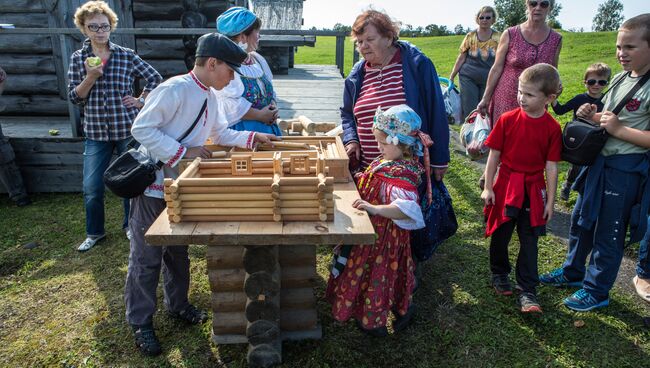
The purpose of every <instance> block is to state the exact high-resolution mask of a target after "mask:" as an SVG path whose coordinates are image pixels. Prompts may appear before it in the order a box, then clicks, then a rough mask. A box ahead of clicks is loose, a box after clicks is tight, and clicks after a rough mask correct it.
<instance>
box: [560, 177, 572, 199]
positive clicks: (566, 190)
mask: <svg viewBox="0 0 650 368" xmlns="http://www.w3.org/2000/svg"><path fill="white" fill-rule="evenodd" d="M570 194H571V185H569V183H566V182H565V183H564V184H563V185H562V189H560V199H561V200H563V201H565V202H566V201H568V200H569V195H570Z"/></svg>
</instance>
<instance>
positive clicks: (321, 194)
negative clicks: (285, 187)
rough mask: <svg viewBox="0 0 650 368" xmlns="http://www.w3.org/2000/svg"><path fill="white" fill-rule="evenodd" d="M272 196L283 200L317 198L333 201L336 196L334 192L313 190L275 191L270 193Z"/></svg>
mask: <svg viewBox="0 0 650 368" xmlns="http://www.w3.org/2000/svg"><path fill="white" fill-rule="evenodd" d="M270 196H271V198H273V199H277V200H281V201H303V200H306V201H309V200H312V201H315V200H319V201H320V200H328V201H331V200H333V198H334V194H332V193H326V192H313V193H276V192H273V193H271V194H270Z"/></svg>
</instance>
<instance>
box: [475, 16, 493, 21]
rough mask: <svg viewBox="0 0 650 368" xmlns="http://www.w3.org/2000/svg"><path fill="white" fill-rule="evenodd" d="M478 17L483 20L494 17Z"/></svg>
mask: <svg viewBox="0 0 650 368" xmlns="http://www.w3.org/2000/svg"><path fill="white" fill-rule="evenodd" d="M478 19H479V20H483V19H486V20H490V19H492V17H491V16H489V15H488V16H487V17H478Z"/></svg>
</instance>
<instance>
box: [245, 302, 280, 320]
mask: <svg viewBox="0 0 650 368" xmlns="http://www.w3.org/2000/svg"><path fill="white" fill-rule="evenodd" d="M278 304H279V303H275V302H273V300H266V299H265V300H251V299H249V300H248V301H247V302H246V312H245V313H246V319H247V320H248V322H255V321H258V320H261V319H263V320H267V321H271V322H275V323H278V322H279V321H280V307H279V305H278Z"/></svg>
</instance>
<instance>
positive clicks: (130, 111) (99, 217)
mask: <svg viewBox="0 0 650 368" xmlns="http://www.w3.org/2000/svg"><path fill="white" fill-rule="evenodd" d="M117 20H118V19H117V16H116V15H115V12H113V10H112V9H111V8H110V7H109V6H108V5H107V4H106V3H105V2H103V1H89V2H87V3H85V4H83V5H82V6H80V7H79V8H78V9H77V11H76V12H75V14H74V23H75V25H76V26H77V28H79V30H80V31H81V33H82V34H83V35H84V36H86V37H87V39H86V40H85V41H84V43H83V46H82V48H81V49H80V50H77V51H75V52H74V53H73V54H72V56H71V58H70V68H69V70H68V79H69V80H70V82H69V84H68V97H69V98H70V101H71V102H72V103H74V104H77V105H82V106H83V107H84V119H83V131H84V136H85V137H86V140H85V142H84V163H83V191H84V205H85V207H86V234H87V237H86V240H84V241H83V242H82V243H81V245H79V248H78V250H79V251H81V252H84V251H87V250H88V249H90V248H92V247H93V246H94V245H95V244H96V243H97V242H98V241H99V240H101V239H103V238H104V237H106V232H105V229H104V182H103V181H102V177H103V175H104V171H106V168H107V167H108V165H109V163H110V161H111V157H112V156H113V152H114V151H117V153H118V154H120V153H122V152H124V151H126V150H127V143H128V142H129V141H130V139H131V124H132V123H133V119H135V116H136V115H137V114H138V111H140V109H141V108H142V106H144V103H145V98H146V97H147V94H148V93H149V92H150V91H151V90H153V89H154V88H156V86H157V85H158V84H159V83H160V82H161V81H162V77H161V76H160V74H158V72H157V71H156V70H155V69H154V68H152V67H151V65H149V64H147V63H146V62H144V61H143V60H142V59H140V57H139V56H138V55H136V54H135V52H134V51H133V50H131V49H127V48H124V47H121V46H119V45H116V44H114V43H112V42H110V40H109V38H110V35H111V30H113V29H115V27H116V26H117ZM97 58H99V59H97ZM136 78H144V79H145V80H146V81H147V85H146V86H145V87H144V91H143V92H142V94H141V95H140V96H139V97H134V96H133V82H134V81H135V79H136ZM128 215H129V201H128V200H127V199H125V200H124V222H123V224H122V228H123V229H124V230H125V231H126V233H127V237H130V234H129V232H128V227H127V226H128Z"/></svg>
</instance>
